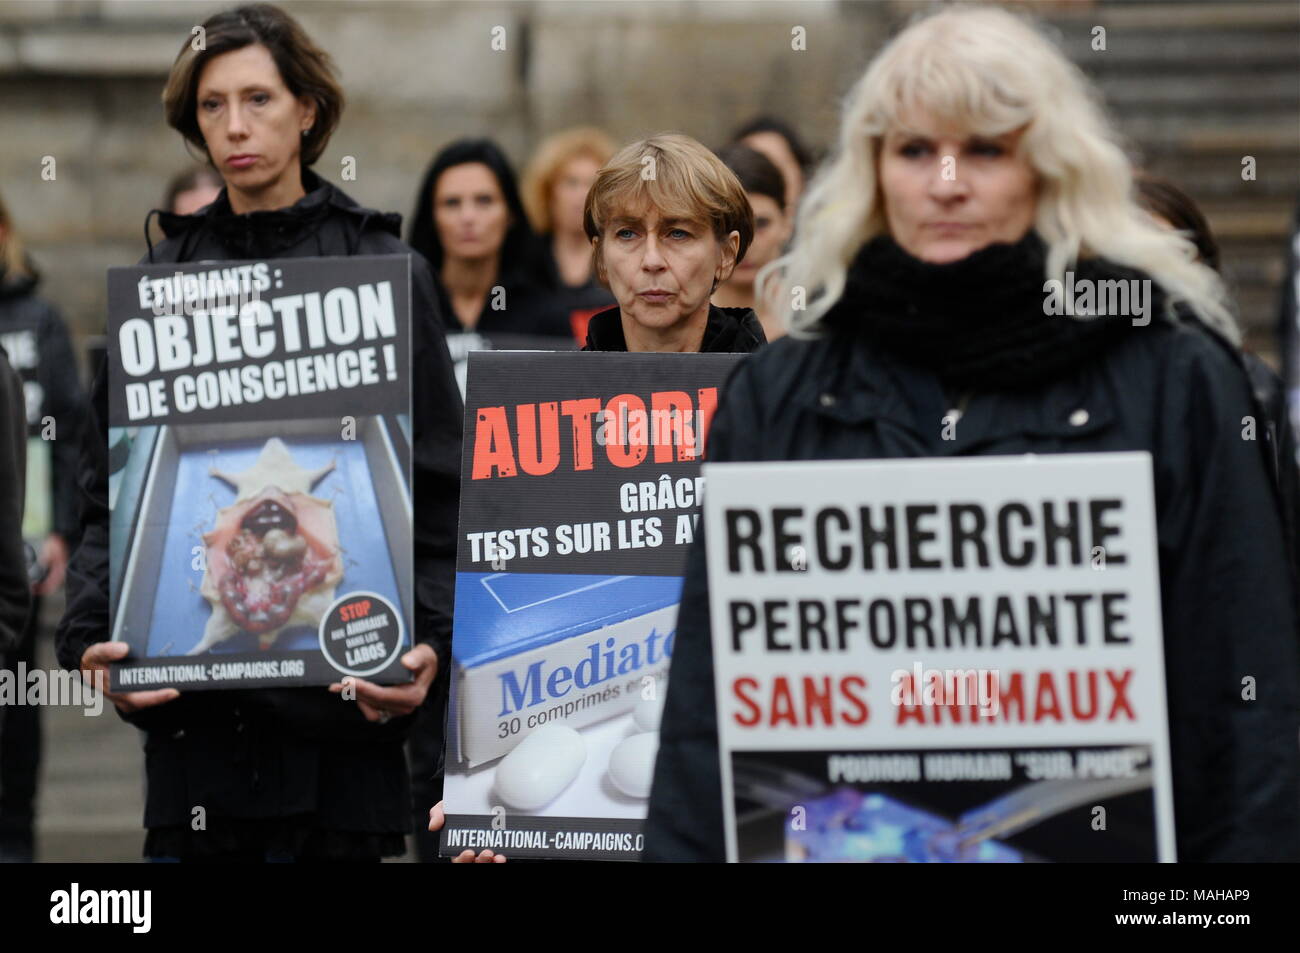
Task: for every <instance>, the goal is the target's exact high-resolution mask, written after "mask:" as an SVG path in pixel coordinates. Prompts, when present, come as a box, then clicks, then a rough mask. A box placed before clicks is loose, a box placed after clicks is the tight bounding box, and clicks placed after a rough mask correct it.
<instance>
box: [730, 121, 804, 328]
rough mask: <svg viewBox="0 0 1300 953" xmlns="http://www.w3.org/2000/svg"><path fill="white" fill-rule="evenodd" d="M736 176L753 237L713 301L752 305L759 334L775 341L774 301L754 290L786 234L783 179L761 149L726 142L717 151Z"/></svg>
mask: <svg viewBox="0 0 1300 953" xmlns="http://www.w3.org/2000/svg"><path fill="white" fill-rule="evenodd" d="M718 158H719V159H721V160H722V161H723V162H724V163H725V164H726V166H727V168H729V169H730V170H731V171H732V172H734V173H735V174H736V178H737V179H739V180H740V185H741V187H742V188H743V189H744V190H745V195H746V197H747V198H748V199H749V205H750V207H751V208H752V209H753V210H754V240H753V242H751V243H750V246H749V251H747V252H746V253H745V257H744V259H742V260H741V262H740V263H739V264H738V265H736V269H735V271H733V272H732V273H731V277H730V278H728V279H727V280H726V281H724V282H723V283H722V284H720V285H718V290H717V291H715V292H714V293H713V303H714V304H716V305H718V306H719V307H722V308H752V309H753V310H754V313H755V314H756V315H758V320H759V323H760V324H762V325H763V334H764V336H765V337H766V338H767V339H768V340H769V341H775V340H776V339H777V338H779V337H780V336H781V335H783V334H785V328H784V327H783V326H782V324H781V316H780V315H779V314H778V313H777V309H776V308H775V307H774V304H775V302H766V301H760V300H759V299H758V297H757V296H756V295H755V293H754V279H755V278H756V277H757V275H758V271H759V269H760V268H762V267H763V266H764V265H766V264H767V263H768V262H770V261H773V260H774V259H775V258H776V257H777V256H778V255H780V254H781V251H782V250H783V249H784V247H785V243H786V241H787V239H789V237H790V227H789V219H788V218H787V217H786V214H785V179H783V178H782V177H781V171H780V170H779V169H778V168H777V167H776V166H775V165H773V164H772V160H770V159H769V158H768V157H767V156H765V155H763V153H761V152H756V151H755V150H753V149H751V148H749V147H748V146H742V145H730V146H727V147H726V148H725V149H723V150H722V151H721V152H720V153H718Z"/></svg>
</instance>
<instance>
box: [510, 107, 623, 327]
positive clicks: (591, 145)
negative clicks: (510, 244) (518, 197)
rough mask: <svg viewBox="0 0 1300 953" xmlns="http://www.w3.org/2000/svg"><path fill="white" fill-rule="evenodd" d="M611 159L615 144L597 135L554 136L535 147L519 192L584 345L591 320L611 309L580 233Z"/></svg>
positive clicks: (570, 133) (588, 132) (563, 305)
mask: <svg viewBox="0 0 1300 953" xmlns="http://www.w3.org/2000/svg"><path fill="white" fill-rule="evenodd" d="M613 154H614V143H613V141H612V140H611V139H610V138H609V136H607V135H605V134H604V133H603V132H601V131H600V130H599V129H593V128H590V127H583V128H578V129H568V130H565V131H564V132H559V133H556V134H555V135H553V136H549V137H547V138H546V139H544V140H543V141H542V144H541V145H540V146H538V147H537V151H536V152H534V153H533V158H532V159H531V160H530V161H529V163H528V166H527V168H526V169H525V170H524V175H523V181H522V184H521V186H520V188H521V190H522V197H523V200H524V207H525V208H526V209H527V210H528V217H529V219H530V220H531V221H532V223H533V228H534V229H535V230H536V232H537V234H538V235H539V236H541V238H542V240H543V242H544V243H545V245H546V248H547V251H548V252H549V263H550V265H551V267H552V274H551V282H552V286H553V287H554V289H555V291H556V297H557V300H558V302H559V304H560V307H561V308H562V309H563V310H564V311H565V312H566V313H567V314H568V316H569V326H570V328H571V330H572V331H573V336H574V339H575V340H577V341H583V340H585V339H586V336H587V322H588V321H589V320H590V319H591V316H592V315H593V314H595V313H596V312H597V311H602V310H604V309H605V308H608V307H609V306H610V305H611V304H613V303H614V299H613V298H612V297H610V294H609V291H608V289H606V288H605V287H603V286H602V285H601V284H600V282H599V281H597V280H596V275H595V272H594V270H593V269H592V264H591V242H590V240H589V239H588V238H587V233H586V232H585V231H583V228H582V210H583V207H584V206H585V204H586V201H587V193H588V192H589V191H590V190H591V186H592V183H594V182H595V181H596V173H597V172H599V171H600V167H601V166H603V165H604V164H605V163H606V162H608V161H609V157H610V156H612V155H613Z"/></svg>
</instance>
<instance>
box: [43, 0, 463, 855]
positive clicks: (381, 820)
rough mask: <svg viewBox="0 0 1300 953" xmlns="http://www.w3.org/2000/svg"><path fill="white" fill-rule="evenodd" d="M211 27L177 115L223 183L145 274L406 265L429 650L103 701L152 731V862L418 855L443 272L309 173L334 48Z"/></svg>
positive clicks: (72, 606)
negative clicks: (361, 262) (242, 263)
mask: <svg viewBox="0 0 1300 953" xmlns="http://www.w3.org/2000/svg"><path fill="white" fill-rule="evenodd" d="M203 28H204V30H205V35H206V38H207V43H206V46H205V47H204V48H203V49H201V50H196V49H194V48H193V46H192V45H191V42H190V40H191V37H190V36H189V35H188V34H187V35H186V36H185V38H184V40H183V41H182V44H181V49H180V52H179V54H178V55H177V58H176V61H175V63H174V64H173V66H172V71H171V75H170V76H169V78H168V80H167V84H166V87H165V89H164V91H163V106H164V112H165V115H166V119H167V122H168V124H169V125H170V126H172V127H173V128H174V129H176V130H177V131H178V132H179V133H181V135H182V136H183V137H184V138H185V140H186V141H187V142H188V143H190V144H192V145H194V146H196V147H197V148H199V149H201V150H202V151H203V152H204V153H205V155H207V157H208V159H209V161H211V163H212V164H213V166H214V167H215V168H216V169H217V170H218V171H219V173H220V175H221V177H222V181H223V182H224V187H223V188H222V190H221V192H220V194H219V195H218V196H217V198H216V199H215V200H214V201H213V202H211V203H210V204H208V205H207V206H205V207H203V208H202V210H201V211H199V212H197V213H194V214H191V215H176V214H173V213H171V212H169V211H166V210H163V211H161V213H158V211H157V210H155V212H151V213H150V217H152V216H153V215H154V214H159V221H160V223H161V224H162V228H163V231H164V233H165V234H166V236H167V238H166V240H165V241H164V242H163V243H162V244H161V245H159V246H157V247H153V246H151V247H150V249H149V253H148V254H147V255H146V256H145V257H144V259H143V260H142V262H141V263H142V264H144V263H150V262H166V263H172V262H192V261H227V260H234V259H247V258H263V259H277V258H301V257H315V256H349V255H406V256H408V257H409V259H410V262H411V294H412V303H411V364H412V366H413V367H418V368H420V373H419V374H417V375H416V376H415V378H414V379H413V381H412V391H413V393H412V409H411V427H412V433H413V439H412V464H411V470H412V477H413V487H412V490H413V494H412V495H413V502H414V518H415V522H414V546H415V553H414V577H415V578H414V582H415V612H414V616H415V620H414V621H415V632H414V633H413V635H414V643H415V644H414V646H413V647H412V648H411V649H410V650H409V651H407V652H406V653H405V654H404V655H403V656H402V658H401V661H402V664H403V665H405V666H406V667H407V668H408V669H410V670H411V674H412V678H413V680H412V681H411V682H410V683H408V684H404V685H398V686H379V685H375V684H373V683H370V682H368V681H365V680H363V679H355V680H351V681H352V683H353V685H354V687H355V693H354V700H348V697H347V695H342V694H341V693H342V692H343V691H344V685H343V684H341V683H335V684H334V685H331V686H329V688H328V689H326V688H324V687H313V688H266V689H245V690H223V691H196V692H178V691H177V690H176V689H174V688H164V689H157V690H152V691H138V692H124V693H118V694H112V693H106V697H107V698H108V699H109V700H110V701H112V702H113V704H114V705H115V706H116V707H117V709H118V712H119V713H120V714H121V716H122V717H123V719H125V720H126V721H128V722H130V723H131V724H133V725H135V726H136V727H138V728H142V729H144V730H145V731H146V732H147V735H148V738H147V741H146V745H145V750H146V758H145V764H146V773H147V778H148V784H147V792H146V802H145V817H144V823H145V827H146V829H147V834H146V838H145V845H144V854H145V856H146V857H147V858H149V859H150V860H155V861H177V860H180V861H196V862H228V861H249V862H266V861H378V860H379V859H380V858H382V857H387V856H396V855H399V854H402V853H404V852H405V848H406V844H405V840H404V835H405V834H406V833H407V832H408V831H409V830H410V829H411V824H410V814H411V803H412V802H411V789H410V776H409V773H408V768H407V764H406V759H405V751H404V742H405V739H406V736H407V734H408V732H409V731H410V730H411V727H412V724H413V722H414V718H413V717H412V716H413V715H414V713H415V712H416V711H417V710H419V711H420V712H421V715H422V719H423V720H424V725H425V728H426V730H427V731H428V732H429V733H430V734H432V735H433V736H435V737H437V738H438V739H441V738H442V726H441V722H440V721H438V723H436V724H430V723H429V719H433V720H437V719H440V718H441V717H442V714H443V713H444V712H445V711H446V698H447V687H448V684H449V675H450V666H451V655H450V650H451V605H452V597H453V585H454V553H455V538H456V529H455V527H456V517H457V510H458V500H459V486H460V434H461V425H462V417H463V413H464V411H463V407H462V405H461V402H460V397H459V394H458V393H457V392H456V387H455V382H454V378H453V376H452V370H451V362H450V359H449V357H448V354H447V348H446V342H445V338H444V335H443V333H442V317H441V315H440V314H439V312H438V305H437V298H436V295H435V292H434V286H433V277H432V275H431V274H430V272H429V269H428V267H427V265H426V263H425V261H424V259H423V258H421V257H420V256H418V255H415V254H414V253H413V252H412V250H411V248H410V247H409V246H407V245H405V244H404V243H403V242H402V241H401V239H400V238H399V237H398V236H399V229H400V222H401V217H400V216H399V215H396V214H394V213H382V212H377V211H375V210H373V209H367V208H363V207H362V206H360V205H358V204H357V203H356V202H354V201H353V200H352V199H351V198H350V197H348V196H347V195H346V194H344V193H343V192H342V191H341V190H340V189H338V188H337V187H335V186H334V185H333V184H331V183H329V182H327V181H326V180H325V179H323V178H321V177H320V176H319V175H317V174H316V173H315V172H314V171H313V170H312V168H311V166H312V165H313V164H314V163H315V162H316V161H317V159H319V157H320V155H321V153H322V152H323V151H324V150H325V147H326V145H327V144H328V142H329V140H330V137H331V135H332V134H333V133H334V131H335V129H336V128H337V125H338V122H339V117H340V115H341V113H342V109H343V93H342V90H341V89H340V88H339V86H338V83H337V80H336V79H335V71H334V66H333V63H332V61H331V59H330V57H329V55H328V54H327V53H326V52H325V51H324V50H322V49H320V48H319V47H318V46H317V45H316V44H315V43H314V42H313V40H312V39H311V37H309V36H308V35H307V34H306V33H305V32H304V31H303V29H302V27H301V26H300V25H299V24H298V23H297V21H296V20H294V19H293V18H292V17H290V16H289V15H288V14H286V13H284V11H282V10H280V9H279V8H278V7H275V6H273V5H270V4H254V5H250V6H243V7H237V8H232V9H229V10H224V11H222V12H220V13H217V14H215V15H213V16H211V17H209V18H208V19H207V21H205V22H204V23H203ZM146 234H147V233H146ZM107 416H108V385H107V381H106V380H105V375H103V374H101V375H99V377H98V378H97V380H96V382H95V389H94V396H93V400H92V417H91V420H90V421H89V423H88V432H87V434H86V439H85V440H84V442H83V448H82V476H81V485H82V489H83V494H82V511H81V512H82V522H83V527H84V535H83V538H82V543H81V546H80V547H79V548H78V549H77V551H76V553H75V554H74V556H73V560H72V563H71V565H70V567H69V570H68V608H67V612H66V613H65V615H64V617H63V620H62V622H61V623H60V626H59V631H58V635H57V640H56V641H57V647H58V652H59V661H60V663H61V664H62V665H63V666H64V667H65V668H69V669H73V670H76V669H80V670H81V671H82V673H83V675H84V677H85V678H86V679H87V680H88V681H92V682H94V683H96V684H100V683H102V682H103V680H105V679H106V676H107V668H108V666H109V665H110V664H111V663H112V662H113V661H116V660H118V659H121V658H123V657H124V656H125V655H126V654H127V652H128V650H129V647H128V645H127V644H126V643H124V642H109V641H107V639H108V637H109V555H108V546H109V510H108V476H109V472H108V471H109V461H108V448H107V445H106V439H105V438H106V433H107V429H108V428H107ZM431 696H432V698H433V699H435V700H432V701H431V700H430V697H431ZM426 702H427V704H425V703H426ZM422 705H425V707H424V708H423V709H422V708H421V706H422ZM423 803H426V804H427V801H426V802H423ZM196 805H202V806H203V807H204V809H205V816H206V827H204V828H203V829H201V830H196V829H194V827H193V826H192V821H193V810H194V808H195V806H196Z"/></svg>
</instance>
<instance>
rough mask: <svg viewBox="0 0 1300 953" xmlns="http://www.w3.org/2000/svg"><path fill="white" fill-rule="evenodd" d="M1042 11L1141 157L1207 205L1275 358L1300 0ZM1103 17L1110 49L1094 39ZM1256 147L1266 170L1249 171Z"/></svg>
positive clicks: (1251, 326) (1294, 186)
mask: <svg viewBox="0 0 1300 953" xmlns="http://www.w3.org/2000/svg"><path fill="white" fill-rule="evenodd" d="M1040 12H1041V13H1042V15H1043V16H1044V18H1045V19H1047V20H1048V21H1049V22H1051V23H1052V24H1053V25H1054V26H1055V27H1056V28H1057V29H1059V30H1060V31H1061V34H1062V41H1063V44H1064V46H1065V48H1066V49H1067V51H1068V52H1069V53H1070V55H1071V56H1072V57H1073V58H1074V60H1075V61H1076V62H1077V63H1078V64H1079V65H1080V66H1081V67H1082V68H1083V69H1084V70H1085V72H1087V73H1088V74H1089V75H1090V76H1091V77H1092V78H1093V79H1094V80H1095V81H1096V82H1097V84H1098V85H1099V87H1100V88H1101V90H1102V92H1103V94H1104V95H1105V97H1106V102H1107V105H1108V106H1109V108H1110V110H1111V113H1112V115H1114V116H1115V118H1116V120H1117V122H1118V123H1119V126H1120V128H1121V130H1122V131H1123V133H1124V134H1125V135H1126V136H1127V137H1128V138H1129V140H1130V143H1131V145H1132V146H1133V148H1134V154H1135V157H1136V158H1137V159H1139V161H1141V162H1142V163H1143V164H1144V165H1145V166H1146V167H1147V168H1148V169H1150V170H1151V171H1153V172H1155V173H1157V174H1159V175H1163V176H1165V177H1167V178H1169V179H1171V180H1173V181H1174V182H1176V183H1177V184H1178V185H1180V186H1181V187H1182V188H1183V189H1185V190H1186V191H1187V192H1188V193H1189V194H1190V195H1191V196H1192V197H1193V198H1194V199H1196V201H1197V202H1198V203H1199V204H1200V205H1201V207H1202V209H1203V210H1204V211H1205V213H1206V216H1207V217H1208V218H1209V221H1210V226H1211V228H1212V229H1213V230H1214V232H1215V235H1216V236H1217V238H1218V240H1219V243H1220V246H1221V251H1222V259H1223V271H1224V275H1225V278H1226V279H1227V281H1228V283H1229V286H1230V287H1231V288H1232V290H1233V292H1234V295H1235V298H1236V300H1237V303H1238V305H1239V308H1240V317H1241V323H1242V326H1243V329H1244V330H1245V332H1246V344H1247V346H1248V347H1250V348H1251V349H1253V350H1255V351H1257V352H1259V353H1260V354H1262V355H1263V356H1264V357H1266V358H1270V359H1274V361H1275V358H1276V354H1275V351H1276V347H1277V344H1276V340H1275V326H1276V322H1277V314H1278V303H1279V293H1280V286H1281V282H1282V278H1283V269H1284V260H1285V250H1286V246H1287V242H1288V236H1289V231H1290V223H1291V221H1292V217H1293V215H1294V214H1295V209H1296V202H1297V199H1298V198H1300V3H1296V2H1295V0H1277V2H1223V0H1217V2H1215V0H1195V2H1189V0H1101V2H1092V3H1066V4H1056V5H1053V6H1052V7H1050V8H1044V9H1043V10H1041V11H1040ZM1097 25H1099V26H1104V27H1105V28H1106V50H1105V51H1104V52H1098V51H1093V50H1092V48H1091V45H1090V44H1091V39H1092V28H1093V26H1097ZM1246 156H1253V157H1254V159H1255V179H1254V181H1246V180H1243V178H1242V160H1243V158H1244V157H1246Z"/></svg>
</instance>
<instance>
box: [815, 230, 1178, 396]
mask: <svg viewBox="0 0 1300 953" xmlns="http://www.w3.org/2000/svg"><path fill="white" fill-rule="evenodd" d="M1046 251H1047V250H1046V246H1045V244H1044V243H1043V240H1042V239H1041V238H1040V237H1039V236H1038V234H1037V233H1036V232H1034V231H1032V230H1031V231H1030V232H1028V233H1027V234H1026V235H1025V237H1024V238H1022V239H1020V240H1019V241H1017V242H1015V243H1014V244H1004V243H997V244H992V245H988V246H986V247H984V248H981V249H980V250H978V251H976V252H973V253H972V254H970V255H968V256H967V257H966V258H963V259H962V260H960V261H956V262H951V263H949V264H943V265H935V264H930V263H928V262H924V261H921V260H919V259H917V258H913V257H912V256H911V255H909V254H908V253H907V252H905V251H904V250H903V249H902V248H901V247H900V246H899V245H898V244H897V243H896V242H895V241H894V240H893V239H892V238H891V237H889V236H888V235H881V236H878V237H876V238H874V239H872V240H871V241H869V242H867V244H865V245H864V246H863V247H862V249H861V250H860V251H859V252H858V255H857V257H856V258H854V260H853V262H852V263H851V264H850V265H849V269H848V277H847V282H846V284H845V288H844V294H843V295H842V296H841V298H840V300H839V301H838V302H836V304H835V305H834V307H832V308H831V310H830V311H828V312H827V314H826V316H825V317H824V318H823V321H824V323H825V324H826V325H827V327H829V328H833V329H836V330H839V331H842V332H844V333H849V334H852V335H853V336H855V337H859V338H861V339H862V340H863V341H865V342H866V343H867V344H868V346H871V347H875V348H878V349H880V350H883V351H888V352H890V353H892V354H894V355H896V356H898V357H901V358H903V359H904V360H906V361H908V362H910V363H913V364H916V365H919V366H921V367H924V368H927V369H928V370H930V371H932V372H933V373H934V374H935V375H936V376H937V377H939V379H940V380H942V381H943V382H944V383H945V384H951V385H954V386H958V387H978V388H984V389H1014V388H1023V387H1030V386H1033V385H1036V384H1039V383H1041V382H1043V381H1046V380H1049V379H1051V378H1054V377H1057V376H1060V375H1062V374H1064V373H1066V372H1068V371H1069V370H1071V369H1072V368H1074V367H1077V366H1079V365H1081V364H1084V363H1086V362H1088V361H1089V360H1091V359H1093V358H1095V357H1096V356H1097V355H1099V354H1101V353H1102V352H1104V351H1105V350H1107V349H1108V348H1110V347H1111V346H1112V345H1114V344H1115V343H1116V342H1117V341H1118V340H1119V338H1120V335H1121V334H1122V333H1123V332H1124V331H1126V330H1133V329H1134V326H1133V323H1132V320H1133V319H1132V316H1131V315H1127V314H1121V315H1115V314H1110V315H1100V316H1096V317H1091V318H1083V319H1080V318H1077V317H1071V316H1070V315H1068V314H1058V315H1050V314H1046V313H1045V310H1044V304H1045V302H1046V300H1047V298H1048V294H1047V292H1045V291H1044V290H1043V285H1044V282H1045V281H1046V274H1045V262H1046ZM1073 271H1074V276H1075V281H1076V283H1077V282H1078V281H1080V280H1082V279H1085V278H1086V279H1089V280H1092V281H1099V280H1106V279H1115V280H1129V279H1143V278H1145V277H1146V276H1145V275H1143V274H1142V273H1141V272H1138V271H1133V270H1131V269H1127V268H1122V267H1120V266H1118V265H1116V264H1114V263H1112V262H1109V261H1106V260H1104V259H1096V258H1094V259H1085V260H1081V261H1079V262H1078V263H1077V264H1076V265H1075V266H1074V268H1073ZM1148 305H1149V307H1150V309H1151V310H1150V312H1149V314H1150V316H1151V317H1152V319H1153V320H1158V316H1159V315H1160V314H1161V312H1162V311H1163V308H1164V304H1163V298H1162V296H1161V294H1160V290H1159V286H1157V285H1156V284H1155V283H1154V282H1152V284H1151V300H1150V301H1149V302H1148Z"/></svg>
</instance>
